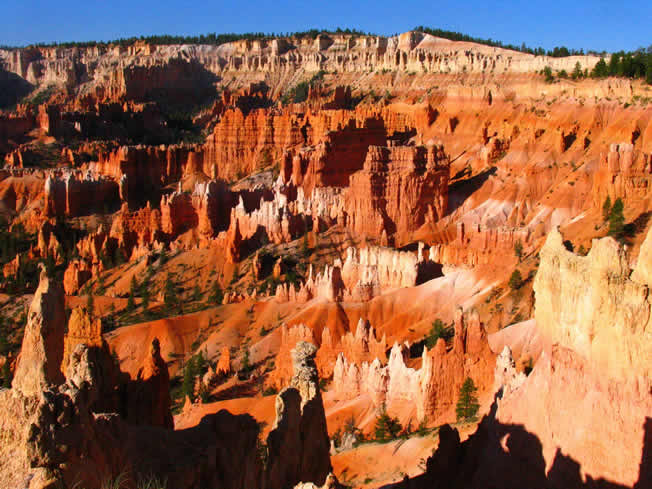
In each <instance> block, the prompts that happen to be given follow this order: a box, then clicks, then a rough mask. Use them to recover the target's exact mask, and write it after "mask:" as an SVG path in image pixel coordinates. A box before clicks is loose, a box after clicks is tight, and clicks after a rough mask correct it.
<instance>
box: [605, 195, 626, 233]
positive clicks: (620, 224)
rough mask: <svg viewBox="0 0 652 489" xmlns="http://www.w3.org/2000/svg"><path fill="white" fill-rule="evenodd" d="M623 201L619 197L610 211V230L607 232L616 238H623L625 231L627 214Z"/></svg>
mask: <svg viewBox="0 0 652 489" xmlns="http://www.w3.org/2000/svg"><path fill="white" fill-rule="evenodd" d="M623 210H624V205H623V201H622V200H621V199H620V198H618V199H616V201H615V202H614V205H613V207H612V208H611V212H610V213H609V231H608V232H607V234H608V235H609V236H611V237H613V238H616V239H622V238H623V236H624V231H625V216H624V215H623Z"/></svg>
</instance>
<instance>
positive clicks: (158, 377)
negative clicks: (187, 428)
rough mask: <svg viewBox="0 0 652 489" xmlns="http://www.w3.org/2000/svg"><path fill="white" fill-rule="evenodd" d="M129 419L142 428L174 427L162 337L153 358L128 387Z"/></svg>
mask: <svg viewBox="0 0 652 489" xmlns="http://www.w3.org/2000/svg"><path fill="white" fill-rule="evenodd" d="M128 397H129V409H128V411H127V420H128V421H129V422H130V423H133V424H138V425H151V426H161V427H163V428H173V427H174V422H173V420H172V414H171V413H170V407H171V405H172V399H171V398H170V374H169V373H168V366H167V364H166V363H165V361H164V360H163V358H161V347H160V345H159V341H158V338H154V340H153V341H152V344H151V347H150V351H149V355H148V356H147V357H146V359H145V361H144V363H143V365H142V366H141V367H140V369H138V374H137V375H136V378H135V379H134V380H133V381H131V382H130V383H129V386H128Z"/></svg>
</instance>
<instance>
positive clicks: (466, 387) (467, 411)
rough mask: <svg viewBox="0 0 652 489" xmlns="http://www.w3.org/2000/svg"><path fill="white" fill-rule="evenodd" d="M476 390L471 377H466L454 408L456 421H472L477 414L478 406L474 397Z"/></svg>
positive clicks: (476, 398) (475, 396)
mask: <svg viewBox="0 0 652 489" xmlns="http://www.w3.org/2000/svg"><path fill="white" fill-rule="evenodd" d="M477 390H478V389H477V388H476V386H475V384H474V383H473V379H471V377H467V378H466V379H465V380H464V383H463V384H462V387H461V388H460V397H459V399H458V401H457V405H456V406H455V413H456V414H457V421H458V422H459V421H472V420H473V419H475V415H476V414H477V413H478V409H479V408H480V404H479V403H478V397H477V395H476V392H477Z"/></svg>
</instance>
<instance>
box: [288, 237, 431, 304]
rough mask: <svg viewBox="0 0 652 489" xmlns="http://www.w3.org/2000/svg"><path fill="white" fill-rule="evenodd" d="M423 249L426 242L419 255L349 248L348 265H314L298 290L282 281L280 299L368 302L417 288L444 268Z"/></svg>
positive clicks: (378, 248)
mask: <svg viewBox="0 0 652 489" xmlns="http://www.w3.org/2000/svg"><path fill="white" fill-rule="evenodd" d="M423 251H424V245H423V243H419V248H418V252H417V253H416V254H415V253H413V252H410V251H398V250H395V249H393V248H386V247H379V246H367V247H365V248H360V249H358V248H354V247H349V248H347V250H346V259H345V261H344V264H342V262H341V260H340V259H339V258H337V259H335V260H334V262H333V264H332V265H326V266H325V267H324V270H323V271H322V272H318V273H314V271H313V267H312V265H311V266H310V267H309V269H308V277H307V278H306V281H305V282H304V283H302V284H301V285H300V286H299V288H298V290H297V289H296V288H295V287H294V286H293V285H292V284H281V285H279V286H278V287H277V290H276V299H277V300H278V301H279V302H299V303H305V302H308V301H310V300H312V299H321V300H326V301H329V302H340V301H354V302H366V301H370V300H371V299H373V298H374V297H376V296H379V295H381V294H382V293H384V292H386V291H389V290H392V289H397V288H401V287H414V286H415V285H419V284H421V283H423V282H426V281H428V280H431V279H433V278H436V277H438V276H441V267H440V266H439V265H438V264H437V263H434V262H432V261H431V260H429V259H428V258H426V256H425V254H424V252H423Z"/></svg>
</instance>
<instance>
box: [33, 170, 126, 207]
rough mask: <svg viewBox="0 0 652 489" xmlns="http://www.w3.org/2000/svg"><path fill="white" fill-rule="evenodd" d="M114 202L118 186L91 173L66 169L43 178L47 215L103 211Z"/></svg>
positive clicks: (116, 200) (115, 202)
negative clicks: (61, 172) (62, 172)
mask: <svg viewBox="0 0 652 489" xmlns="http://www.w3.org/2000/svg"><path fill="white" fill-rule="evenodd" d="M117 203H118V185H117V184H116V183H115V182H114V181H113V180H111V179H109V178H105V177H102V176H98V175H93V174H92V173H91V172H86V173H85V174H84V175H80V174H79V172H67V173H65V174H63V175H61V176H56V175H53V176H50V177H48V179H47V180H46V181H45V209H46V214H47V215H48V216H68V217H76V216H81V215H88V214H89V213H92V212H106V211H107V210H110V209H111V207H112V206H114V205H116V204H117Z"/></svg>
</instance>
